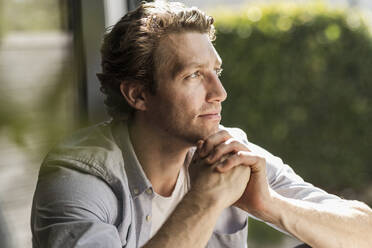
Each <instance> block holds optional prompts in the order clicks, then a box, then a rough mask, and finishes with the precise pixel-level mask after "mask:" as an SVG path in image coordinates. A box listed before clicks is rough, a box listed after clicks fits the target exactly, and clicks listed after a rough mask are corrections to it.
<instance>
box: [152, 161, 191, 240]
mask: <svg viewBox="0 0 372 248" xmlns="http://www.w3.org/2000/svg"><path fill="white" fill-rule="evenodd" d="M187 180H188V177H187V173H186V168H185V166H182V168H181V170H180V173H179V174H178V178H177V182H176V186H175V187H174V190H173V192H172V195H171V196H169V197H163V196H161V195H159V194H157V193H156V192H154V194H155V197H154V198H153V200H152V222H151V233H150V238H151V237H153V236H154V235H155V234H156V232H157V231H158V230H159V229H160V227H161V226H162V225H163V224H164V222H165V221H166V220H167V218H168V217H169V215H170V214H171V213H172V212H173V210H174V209H175V208H176V206H177V204H178V203H179V202H180V201H181V200H182V198H183V196H184V195H185V194H186V193H187V191H188V190H189V189H188V183H187Z"/></svg>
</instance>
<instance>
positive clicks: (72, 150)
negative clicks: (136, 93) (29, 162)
mask: <svg viewBox="0 0 372 248" xmlns="http://www.w3.org/2000/svg"><path fill="white" fill-rule="evenodd" d="M221 128H222V129H226V130H227V131H228V132H230V133H231V135H232V136H233V137H235V138H236V139H238V140H240V141H241V142H243V143H245V144H246V145H247V146H248V147H249V149H251V151H253V152H256V153H259V154H260V155H261V156H264V157H265V158H266V164H267V179H268V183H269V185H270V186H271V188H272V189H274V190H275V191H277V192H278V193H279V194H282V195H284V196H287V197H291V198H296V199H303V200H306V201H312V202H322V201H326V200H335V199H336V200H338V199H339V198H338V197H337V196H334V195H330V194H327V193H326V192H324V191H323V190H321V189H319V188H316V187H314V186H312V185H311V184H308V183H305V182H304V181H303V180H302V179H301V178H300V177H299V176H298V175H296V174H295V173H294V172H293V170H292V169H291V168H290V167H289V166H287V165H285V164H283V162H282V161H281V159H279V158H278V157H275V156H273V155H271V154H270V153H268V152H267V151H265V150H264V149H262V148H260V147H258V146H256V145H254V144H252V143H250V142H248V141H247V138H246V135H245V133H244V132H243V131H241V130H240V129H237V128H224V127H222V126H221ZM193 152H194V149H190V151H189V153H188V156H187V158H186V161H185V163H189V161H190V159H191V157H192V155H193ZM153 197H154V193H153V190H152V186H151V183H150V181H149V180H148V179H147V177H146V175H145V173H144V171H143V170H142V168H141V166H140V163H139V162H138V160H137V157H136V154H135V153H134V150H133V148H132V145H131V142H130V138H129V135H128V129H127V126H126V124H125V123H123V122H105V123H101V124H98V125H95V126H92V127H89V128H86V129H83V130H81V131H79V132H77V133H75V134H74V135H72V136H71V137H70V138H68V139H67V140H65V141H64V142H62V143H61V144H59V145H58V146H57V147H55V148H54V149H53V150H52V151H50V152H49V154H48V155H47V157H46V158H45V160H44V162H43V164H42V166H41V168H40V173H39V179H38V182H37V187H36V191H35V195H34V201H33V206H32V213H31V230H32V234H33V240H32V241H33V247H126V248H135V247H141V246H143V245H144V244H145V243H146V242H147V241H148V240H149V237H150V230H151V214H152V213H151V206H152V204H151V203H152V199H153ZM248 216H249V214H248V213H246V212H244V211H242V210H240V209H238V208H235V207H229V208H227V209H225V210H224V211H223V212H222V214H221V216H220V217H219V219H218V221H217V224H216V226H215V229H214V232H213V234H212V236H211V237H210V240H209V242H208V244H207V247H213V248H219V247H221V248H222V247H234V248H240V247H242V248H243V247H246V240H247V225H248V221H247V218H248ZM184 231H185V232H187V230H184Z"/></svg>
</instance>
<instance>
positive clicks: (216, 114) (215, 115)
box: [199, 112, 221, 120]
mask: <svg viewBox="0 0 372 248" xmlns="http://www.w3.org/2000/svg"><path fill="white" fill-rule="evenodd" d="M199 117H201V118H205V119H210V120H221V114H220V112H214V113H206V114H202V115H199Z"/></svg>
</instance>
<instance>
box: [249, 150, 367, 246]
mask: <svg viewBox="0 0 372 248" xmlns="http://www.w3.org/2000/svg"><path fill="white" fill-rule="evenodd" d="M249 148H250V149H251V150H252V151H254V152H255V153H257V154H260V156H263V157H265V159H263V161H265V163H264V162H263V163H262V168H264V169H265V170H261V169H260V168H259V167H256V168H257V173H256V176H255V177H259V175H260V173H262V175H265V174H266V168H269V169H270V171H269V172H268V173H267V177H268V182H267V180H263V179H262V180H259V181H257V182H256V183H257V185H256V186H254V185H253V184H252V185H250V184H248V187H249V186H250V187H258V188H266V187H267V188H269V191H267V190H265V191H263V192H266V193H267V195H269V197H262V196H261V197H260V196H259V195H257V194H254V193H253V192H251V193H249V194H251V196H250V197H251V198H249V196H248V195H246V197H245V204H244V206H243V208H245V209H246V210H247V211H251V212H252V213H254V212H256V214H255V216H256V217H258V218H260V216H261V219H262V220H264V221H267V222H269V223H272V224H274V225H275V226H277V227H279V228H281V229H282V230H286V231H288V232H289V233H291V234H292V235H294V236H295V237H297V238H298V239H300V240H302V241H304V242H306V243H307V244H309V245H311V246H313V247H369V246H370V245H369V244H371V243H372V240H371V237H367V236H368V234H369V233H372V211H371V209H370V208H369V207H368V206H367V205H365V204H363V203H361V202H357V201H347V200H342V199H340V198H339V197H337V196H335V195H331V194H328V193H326V192H325V191H323V190H321V189H319V188H316V187H314V186H312V185H311V184H309V183H306V182H304V181H303V180H302V178H300V177H299V176H297V175H296V174H295V173H294V172H293V170H292V169H291V168H290V167H289V166H287V165H284V164H283V163H282V161H281V160H280V159H279V158H277V157H274V156H273V155H271V154H269V153H268V152H266V151H264V150H263V149H262V148H259V147H255V146H249ZM254 175H255V174H254V173H252V176H254ZM267 183H269V185H266V184H267ZM265 199H267V200H268V203H261V204H256V202H259V201H260V200H265ZM251 204H252V205H253V206H252V205H251ZM267 206H272V207H271V208H265V207H267ZM255 208H256V209H255ZM249 209H251V210H249ZM254 209H255V210H254ZM351 227H352V228H351Z"/></svg>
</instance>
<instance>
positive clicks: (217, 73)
mask: <svg viewBox="0 0 372 248" xmlns="http://www.w3.org/2000/svg"><path fill="white" fill-rule="evenodd" d="M222 70H223V69H222V68H218V69H215V72H216V75H217V76H218V77H221V75H222Z"/></svg>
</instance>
